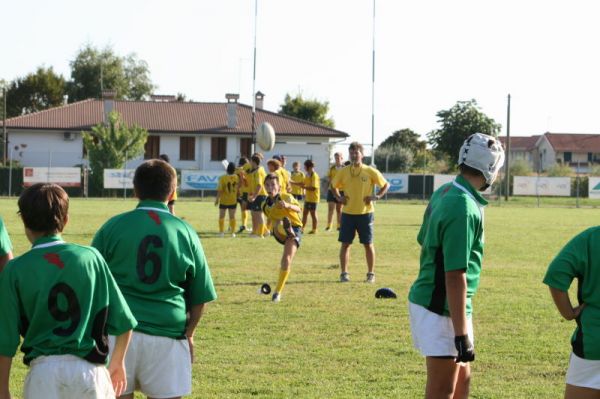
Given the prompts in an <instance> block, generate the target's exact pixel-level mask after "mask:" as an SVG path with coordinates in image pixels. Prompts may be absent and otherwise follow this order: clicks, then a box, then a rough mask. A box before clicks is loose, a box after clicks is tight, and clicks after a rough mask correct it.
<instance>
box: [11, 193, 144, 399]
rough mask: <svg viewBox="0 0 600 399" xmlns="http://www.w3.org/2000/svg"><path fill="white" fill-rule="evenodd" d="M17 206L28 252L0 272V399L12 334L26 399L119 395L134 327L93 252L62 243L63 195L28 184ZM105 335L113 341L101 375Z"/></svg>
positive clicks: (65, 219)
mask: <svg viewBox="0 0 600 399" xmlns="http://www.w3.org/2000/svg"><path fill="white" fill-rule="evenodd" d="M18 206H19V214H20V215H21V219H22V220H23V224H24V225H25V235H26V236H27V239H28V240H29V241H30V242H31V243H32V244H33V247H32V248H31V249H30V250H29V251H28V252H26V253H24V254H23V255H21V256H19V257H18V258H16V259H13V260H12V261H10V262H9V263H8V265H7V266H6V268H5V269H4V271H3V272H2V273H0V314H1V315H2V317H0V398H10V393H9V391H8V382H9V375H10V367H11V362H12V358H13V356H15V353H16V350H17V347H18V346H19V335H22V336H23V343H22V345H21V351H22V352H23V353H25V356H24V357H23V361H24V362H25V364H26V365H28V366H30V369H29V373H28V375H27V378H26V380H25V387H24V397H25V398H40V399H41V398H44V399H65V398H73V399H75V398H77V399H79V398H114V397H115V394H116V395H117V396H119V395H121V393H122V392H123V390H124V389H126V387H125V385H126V381H127V380H126V375H125V367H124V364H123V359H124V357H125V352H126V351H127V346H128V344H129V339H130V337H131V329H132V328H134V327H135V326H136V324H137V323H136V320H135V319H134V318H133V315H132V314H131V311H130V310H129V307H128V306H127V303H126V302H125V299H124V298H123V296H122V295H121V292H120V291H119V289H118V288H117V284H116V283H115V280H114V279H113V277H112V275H111V273H110V270H109V269H108V266H107V265H106V262H105V261H104V259H103V258H102V256H100V254H99V253H98V251H96V250H95V249H94V248H91V247H86V246H83V245H75V244H68V243H66V242H64V241H63V239H62V238H61V236H60V233H61V232H62V231H63V229H64V227H65V225H66V224H67V222H68V220H69V217H68V210H69V197H68V196H67V193H65V191H64V190H63V189H62V188H61V187H60V186H57V185H55V184H42V183H39V184H35V185H33V186H31V187H29V188H28V189H26V190H25V191H24V192H23V194H22V195H21V197H20V198H19V202H18ZM107 333H108V334H114V335H117V338H116V344H115V346H114V349H113V350H112V351H111V353H110V363H109V365H108V372H107V370H106V368H105V366H104V364H105V362H106V359H107V357H108V354H109V353H108V352H109V350H108V345H107V340H108V337H107V336H106V334H107ZM111 382H112V383H111Z"/></svg>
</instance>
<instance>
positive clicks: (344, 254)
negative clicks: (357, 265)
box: [340, 242, 352, 273]
mask: <svg viewBox="0 0 600 399" xmlns="http://www.w3.org/2000/svg"><path fill="white" fill-rule="evenodd" d="M351 245H352V244H350V243H347V242H343V243H342V246H341V247H340V268H341V271H342V273H348V262H350V246H351Z"/></svg>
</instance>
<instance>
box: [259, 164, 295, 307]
mask: <svg viewBox="0 0 600 399" xmlns="http://www.w3.org/2000/svg"><path fill="white" fill-rule="evenodd" d="M264 184H265V189H266V190H267V194H268V195H269V196H268V198H267V199H266V200H265V202H264V203H263V205H262V209H263V212H264V213H265V215H267V217H268V218H270V219H271V220H272V221H273V237H274V238H275V240H277V242H278V243H280V244H282V245H283V255H282V256H281V269H280V270H279V281H278V282H277V287H275V293H273V297H272V300H273V302H279V301H280V300H281V293H282V291H283V287H284V286H285V282H286V281H287V279H288V276H289V274H290V268H291V266H292V260H293V259H294V255H296V251H297V250H298V247H300V239H301V238H302V221H301V220H300V212H301V211H302V209H300V204H299V203H298V201H297V200H296V199H295V198H294V197H293V196H292V195H291V194H287V193H281V192H280V190H281V187H280V186H279V178H278V176H277V175H276V174H274V173H270V174H268V175H267V177H265V182H264Z"/></svg>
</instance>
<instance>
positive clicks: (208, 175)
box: [180, 170, 224, 191]
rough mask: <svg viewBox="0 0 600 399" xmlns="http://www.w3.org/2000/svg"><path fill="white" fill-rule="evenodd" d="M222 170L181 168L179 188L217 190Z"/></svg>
mask: <svg viewBox="0 0 600 399" xmlns="http://www.w3.org/2000/svg"><path fill="white" fill-rule="evenodd" d="M223 174H224V172H222V171H214V170H211V171H208V170H207V171H204V170H182V171H181V187H180V188H181V190H214V191H216V190H217V185H218V183H219V177H221V176H222V175H223Z"/></svg>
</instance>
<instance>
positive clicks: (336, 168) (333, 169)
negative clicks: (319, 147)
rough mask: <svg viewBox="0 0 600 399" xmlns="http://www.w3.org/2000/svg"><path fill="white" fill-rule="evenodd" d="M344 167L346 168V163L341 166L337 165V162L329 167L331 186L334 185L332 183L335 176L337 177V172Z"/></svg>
mask: <svg viewBox="0 0 600 399" xmlns="http://www.w3.org/2000/svg"><path fill="white" fill-rule="evenodd" d="M343 168H344V165H340V166H337V165H336V164H333V165H331V167H330V168H329V171H328V172H327V178H328V179H329V188H331V187H333V186H332V185H331V182H332V181H333V178H334V177H335V175H336V174H337V172H338V171H340V170H342V169H343Z"/></svg>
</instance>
